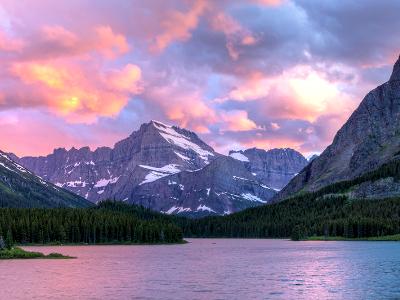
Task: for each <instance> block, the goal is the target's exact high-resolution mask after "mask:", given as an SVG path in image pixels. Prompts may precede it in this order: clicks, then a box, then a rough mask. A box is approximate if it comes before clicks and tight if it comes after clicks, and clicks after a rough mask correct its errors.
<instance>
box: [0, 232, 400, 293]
mask: <svg viewBox="0 0 400 300" xmlns="http://www.w3.org/2000/svg"><path fill="white" fill-rule="evenodd" d="M188 241H189V242H190V243H189V244H184V245H161V246H61V247H47V246H46V247H25V249H27V250H31V251H33V250H34V251H40V252H44V253H46V254H48V253H50V252H60V253H63V254H66V255H72V256H77V257H78V259H74V260H13V261H0V298H1V299H385V298H388V299H393V298H400V284H399V283H400V243H398V242H319V241H312V242H311V241H310V242H291V241H285V240H239V239H231V240H229V239H188Z"/></svg>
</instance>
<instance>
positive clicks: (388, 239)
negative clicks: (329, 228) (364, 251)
mask: <svg viewBox="0 0 400 300" xmlns="http://www.w3.org/2000/svg"><path fill="white" fill-rule="evenodd" d="M303 241H326V242H330V241H343V242H347V241H349V242H357V241H358V242H399V241H400V234H394V235H384V236H375V237H368V238H345V237H341V236H335V237H333V236H332V237H329V236H328V237H324V236H311V237H308V238H306V239H304V240H303Z"/></svg>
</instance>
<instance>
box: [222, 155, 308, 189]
mask: <svg viewBox="0 0 400 300" xmlns="http://www.w3.org/2000/svg"><path fill="white" fill-rule="evenodd" d="M229 155H230V156H231V157H233V158H235V159H237V160H241V161H243V162H245V163H246V164H248V165H249V169H250V172H251V173H252V174H253V175H254V176H255V177H256V178H257V180H259V181H261V182H263V183H264V184H266V185H267V186H269V187H271V188H273V189H275V190H278V191H279V190H281V189H282V188H283V187H284V186H286V185H287V184H288V182H289V181H290V180H291V179H292V178H293V177H294V176H295V175H297V173H299V172H300V171H301V170H302V169H303V168H304V167H305V166H306V165H307V164H308V161H307V160H306V159H305V157H304V156H303V155H302V154H301V153H299V152H297V151H296V150H293V149H290V148H285V149H271V150H268V151H265V150H263V149H257V148H252V149H247V150H244V151H230V152H229Z"/></svg>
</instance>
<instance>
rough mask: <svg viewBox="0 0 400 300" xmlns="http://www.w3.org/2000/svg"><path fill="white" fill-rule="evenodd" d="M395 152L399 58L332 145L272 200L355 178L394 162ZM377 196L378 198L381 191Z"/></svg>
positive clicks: (399, 127) (399, 131)
mask: <svg viewBox="0 0 400 300" xmlns="http://www.w3.org/2000/svg"><path fill="white" fill-rule="evenodd" d="M399 151H400V58H399V60H398V61H397V62H396V64H395V66H394V68H393V73H392V75H391V77H390V80H389V81H388V82H386V83H385V84H383V85H381V86H379V87H377V88H376V89H374V90H373V91H371V92H369V93H368V94H367V96H366V97H365V98H364V99H363V101H362V102H361V104H360V106H359V107H358V108H357V109H356V110H355V111H354V113H353V114H352V115H351V117H350V118H349V120H348V121H347V122H346V123H345V124H344V125H343V127H342V128H341V129H340V130H339V131H338V132H337V134H336V136H335V138H334V140H333V142H332V144H331V145H330V146H329V147H328V148H327V149H326V150H325V151H324V152H323V153H322V154H321V155H320V156H319V157H318V158H316V159H314V160H313V161H311V162H310V164H309V165H308V166H307V167H306V168H305V169H304V170H303V171H302V172H300V173H299V174H298V175H297V176H296V177H295V178H293V179H292V180H291V182H290V183H289V184H288V185H287V186H286V187H285V188H284V189H283V190H282V192H281V193H279V195H278V196H277V197H276V199H275V200H277V201H278V200H282V199H285V198H287V197H289V196H291V195H293V194H295V193H297V192H299V191H315V190H318V189H320V188H321V187H324V186H327V185H329V184H332V183H335V182H338V181H342V180H348V179H353V178H356V177H358V176H360V175H362V174H364V173H366V172H368V171H371V170H374V169H376V168H378V167H379V166H381V165H382V164H384V163H386V162H389V161H391V160H393V159H398V158H399V156H398V155H399V154H400V152H399ZM381 185H382V184H381ZM381 185H380V186H381ZM378 186H379V185H378ZM376 189H377V190H379V188H378V187H376ZM386 189H388V190H390V191H391V193H393V190H396V189H398V188H394V189H391V188H390V187H389V186H387V185H386ZM379 193H380V196H382V193H381V190H380V192H379Z"/></svg>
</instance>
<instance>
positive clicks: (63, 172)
mask: <svg viewBox="0 0 400 300" xmlns="http://www.w3.org/2000/svg"><path fill="white" fill-rule="evenodd" d="M217 156H218V154H217V153H216V152H215V151H214V150H213V149H212V148H211V147H210V146H208V145H207V144H205V143H204V142H203V141H201V140H200V139H199V138H198V137H197V135H196V134H195V133H193V132H190V131H187V130H185V129H181V128H178V127H172V126H167V125H165V124H162V123H160V122H156V121H151V122H150V123H147V124H143V125H142V126H141V127H140V129H139V130H138V131H135V132H133V133H132V134H131V135H130V136H129V137H128V138H126V139H124V140H122V141H120V142H118V143H116V144H115V146H114V148H112V149H111V148H107V147H101V148H98V149H96V150H95V151H91V150H90V149H89V147H84V148H81V149H75V148H72V149H71V150H69V151H67V150H65V149H63V148H61V149H56V150H55V151H54V152H53V153H52V154H50V155H48V156H46V157H23V158H21V159H20V160H19V162H20V163H21V164H22V165H23V166H25V167H26V168H28V169H29V170H31V171H32V172H34V173H35V174H38V175H39V176H41V177H42V178H43V179H45V180H48V181H50V182H53V183H54V184H56V185H57V186H60V187H64V188H66V189H68V190H70V191H72V192H74V193H76V194H78V195H81V196H83V197H85V198H86V199H88V200H90V201H92V202H97V201H99V200H103V199H108V198H110V199H118V200H129V199H130V197H131V195H132V188H133V187H135V186H138V185H142V184H145V183H148V182H152V181H154V180H157V179H159V178H162V177H164V176H168V175H170V174H174V173H178V172H180V171H182V170H197V169H200V168H202V167H204V166H206V165H207V164H209V163H210V162H211V161H212V160H213V159H214V158H215V157H217Z"/></svg>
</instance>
